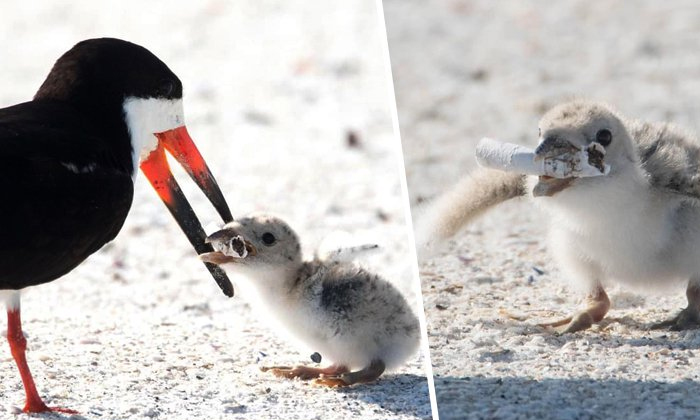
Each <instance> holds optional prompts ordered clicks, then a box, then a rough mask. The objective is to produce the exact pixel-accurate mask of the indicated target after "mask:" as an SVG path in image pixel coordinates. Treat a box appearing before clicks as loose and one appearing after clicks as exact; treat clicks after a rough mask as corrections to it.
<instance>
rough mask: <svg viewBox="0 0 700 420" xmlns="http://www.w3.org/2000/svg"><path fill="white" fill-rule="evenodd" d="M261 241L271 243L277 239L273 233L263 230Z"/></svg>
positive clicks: (266, 243)
mask: <svg viewBox="0 0 700 420" xmlns="http://www.w3.org/2000/svg"><path fill="white" fill-rule="evenodd" d="M262 241H263V243H264V244H265V245H272V244H274V243H275V242H276V241H277V238H275V235H273V234H271V233H270V232H265V233H263V236H262Z"/></svg>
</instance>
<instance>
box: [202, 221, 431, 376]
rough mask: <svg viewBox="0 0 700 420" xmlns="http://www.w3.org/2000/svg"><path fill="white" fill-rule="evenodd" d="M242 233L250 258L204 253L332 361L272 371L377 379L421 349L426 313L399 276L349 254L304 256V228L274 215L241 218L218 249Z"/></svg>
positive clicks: (216, 237)
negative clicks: (385, 274)
mask: <svg viewBox="0 0 700 420" xmlns="http://www.w3.org/2000/svg"><path fill="white" fill-rule="evenodd" d="M238 236H240V237H242V238H244V239H245V241H246V248H247V249H249V252H248V255H247V256H246V257H245V258H234V257H225V256H222V255H221V253H220V252H213V253H210V254H205V255H204V256H203V257H202V258H203V259H205V260H207V261H211V262H215V263H218V264H222V265H223V267H224V268H225V269H226V270H227V271H228V272H229V273H230V274H231V275H232V276H233V278H234V279H235V280H234V281H235V282H236V283H237V284H238V285H239V286H240V287H241V290H242V293H243V296H244V297H246V298H248V299H249V300H250V302H251V304H252V305H253V306H254V307H256V308H257V309H258V310H259V311H260V312H261V313H263V314H265V315H266V316H267V317H268V318H271V319H272V320H273V321H275V324H276V325H278V326H279V327H281V329H283V330H284V331H286V332H287V333H288V334H289V335H290V336H291V338H293V339H296V340H297V341H298V342H299V343H300V344H302V345H303V346H304V347H306V348H307V349H308V350H311V351H314V352H318V353H320V355H321V356H322V358H323V360H324V361H329V362H330V363H331V365H330V366H329V367H327V368H324V369H317V368H311V367H304V366H300V367H297V368H287V367H284V368H281V367H276V368H269V369H267V370H272V371H273V373H275V374H278V375H279V376H285V377H290V378H291V377H300V378H302V379H311V378H318V379H317V382H319V383H322V384H325V385H330V386H344V385H351V384H353V383H359V382H369V381H372V380H374V379H376V378H377V377H378V376H379V375H381V373H382V372H383V371H384V370H385V369H394V368H397V367H399V366H401V365H402V364H403V363H404V362H405V361H406V360H407V359H408V358H409V357H410V356H411V355H412V354H414V353H415V351H416V350H417V349H418V344H419V342H420V327H419V322H418V319H417V318H416V316H415V314H414V313H413V311H412V310H411V308H410V307H409V305H408V303H407V302H406V300H405V298H404V297H403V295H402V294H401V293H400V292H399V291H398V290H397V289H396V287H394V286H393V285H392V284H391V283H389V282H387V281H386V280H384V279H382V278H381V277H379V276H378V275H376V274H373V273H371V272H369V271H367V270H365V269H364V268H361V267H359V266H357V265H356V264H353V263H352V262H346V261H345V260H344V259H343V260H337V259H333V258H329V259H323V258H318V257H317V258H315V259H313V260H311V261H303V259H302V252H301V246H300V243H299V239H298V237H297V235H296V233H294V231H293V230H292V229H291V228H290V227H289V226H288V225H287V224H286V223H285V222H284V221H282V220H280V219H278V218H275V217H272V216H268V215H253V216H250V217H245V218H241V219H238V220H237V221H235V222H232V223H229V224H227V225H226V226H224V228H223V230H221V231H219V232H216V233H214V234H213V235H211V236H210V237H209V241H213V242H214V245H215V248H217V246H218V245H220V244H217V242H219V243H223V244H224V245H225V243H226V241H228V240H231V239H232V238H237V237H238ZM353 370H357V371H353Z"/></svg>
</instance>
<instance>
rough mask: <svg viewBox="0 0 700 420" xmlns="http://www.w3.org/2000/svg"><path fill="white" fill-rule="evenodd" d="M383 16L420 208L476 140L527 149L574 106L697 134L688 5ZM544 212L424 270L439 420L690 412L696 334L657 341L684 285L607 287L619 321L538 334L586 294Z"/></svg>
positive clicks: (526, 212)
mask: <svg viewBox="0 0 700 420" xmlns="http://www.w3.org/2000/svg"><path fill="white" fill-rule="evenodd" d="M384 6H385V18H386V22H387V31H388V37H389V47H390V54H391V59H392V72H393V77H394V82H395V88H396V97H397V106H398V113H399V120H400V126H401V135H402V142H403V147H404V152H405V159H406V171H407V176H408V186H409V192H410V195H411V202H412V205H414V206H417V205H418V203H419V202H423V201H425V200H430V199H431V198H433V197H435V196H437V195H438V194H440V193H441V192H442V191H444V190H445V189H447V188H448V187H449V186H451V185H453V184H454V183H455V182H456V181H457V180H458V179H460V177H462V176H464V175H465V174H467V173H468V172H469V171H471V170H472V169H474V168H475V161H474V147H475V145H476V142H477V141H478V140H479V139H480V138H481V137H484V136H490V137H495V138H499V139H503V140H508V141H512V142H516V143H520V144H526V145H534V144H535V142H536V140H537V123H538V120H539V118H540V117H541V115H542V114H543V113H544V112H545V111H546V110H547V109H549V108H550V107H551V106H553V105H555V104H557V103H560V102H562V101H565V100H567V99H571V98H574V97H584V98H590V99H595V100H603V101H606V102H608V103H610V104H612V105H613V106H615V107H616V108H618V109H619V111H620V112H621V113H623V114H624V115H627V116H629V117H633V118H639V119H645V120H651V121H658V120H668V121H672V122H674V123H676V124H679V125H681V126H684V127H686V128H687V129H689V130H693V131H695V132H697V131H698V129H700V119H699V118H698V116H699V115H700V101H699V100H698V98H700V56H698V55H697V53H696V52H697V51H698V48H699V47H700V45H699V44H700V36H699V35H700V23H699V22H700V8H698V7H697V5H696V4H695V3H694V2H689V1H669V2H663V3H659V2H653V1H642V2H634V3H630V2H624V1H610V2H586V1H570V2H557V3H548V4H546V6H545V4H544V3H541V2H534V1H527V2H520V1H503V2H491V1H459V0H457V1H454V0H450V1H448V0H444V1H437V0H436V1H430V2H418V1H400V0H387V1H385V2H384ZM414 214H415V213H414ZM542 217H543V216H542V215H541V214H539V213H538V212H537V209H536V207H534V206H533V205H532V203H529V202H527V201H526V200H515V201H513V202H509V203H506V204H504V205H502V206H499V207H497V208H496V209H495V210H494V211H491V212H489V213H488V214H486V215H485V216H484V217H482V218H480V219H479V220H478V221H477V222H476V223H474V224H472V225H471V226H469V227H468V228H466V229H465V230H464V231H463V232H462V233H460V234H459V235H458V236H457V237H455V238H454V240H451V241H450V242H449V243H448V244H445V247H444V248H443V249H442V251H441V252H440V253H439V254H438V255H436V256H435V257H434V258H432V259H430V260H429V261H426V262H425V263H424V264H422V266H421V273H422V287H423V296H424V299H425V305H426V316H427V319H428V334H429V341H430V350H431V358H432V362H433V368H434V373H435V386H436V392H437V397H438V405H439V411H440V418H441V419H442V420H445V419H464V418H474V419H525V418H537V419H545V418H548V419H549V418H551V419H554V418H557V419H609V418H635V419H655V418H693V417H695V416H697V412H698V409H699V408H700V396H699V395H700V394H699V393H698V390H699V389H700V383H699V382H698V381H699V380H700V377H699V376H700V369H699V368H698V364H699V363H700V360H699V358H698V357H699V356H698V349H699V348H700V333H698V331H687V332H668V331H653V332H652V331H649V330H648V327H649V325H651V324H652V323H653V322H657V321H661V320H663V319H666V318H668V317H669V316H671V315H672V314H675V313H676V312H677V311H678V310H680V309H681V308H682V307H685V305H686V302H685V293H684V290H683V288H677V289H672V290H666V291H658V292H657V293H655V294H647V293H642V291H639V290H630V289H629V288H622V287H617V288H612V289H610V290H609V291H608V293H609V294H610V297H611V300H612V302H613V306H612V310H611V311H610V313H609V314H608V317H607V318H606V320H604V321H603V322H602V323H601V324H600V325H596V326H594V328H593V329H591V330H589V331H585V332H582V333H577V334H572V335H563V336H558V335H555V334H553V332H552V331H551V330H547V329H544V328H540V327H536V326H535V324H537V323H538V322H543V321H547V320H552V319H553V318H559V317H563V316H566V315H569V314H570V313H571V312H572V311H573V310H574V309H576V308H577V307H578V305H579V304H580V301H579V299H580V298H581V296H580V295H579V294H577V293H576V291H575V290H574V288H572V287H570V286H569V285H568V284H567V282H566V279H563V278H561V275H560V272H559V269H558V268H557V267H556V266H555V265H554V264H553V263H552V262H551V258H550V257H549V254H548V251H547V249H546V247H547V244H546V241H545V235H546V223H545V222H546V221H545V220H543V219H542ZM509 315H515V316H518V317H520V318H521V319H522V320H519V321H518V320H514V319H511V317H510V316H509Z"/></svg>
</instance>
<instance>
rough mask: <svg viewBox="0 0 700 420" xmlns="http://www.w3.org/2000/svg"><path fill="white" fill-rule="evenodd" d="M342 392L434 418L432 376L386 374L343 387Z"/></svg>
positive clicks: (399, 411)
mask: <svg viewBox="0 0 700 420" xmlns="http://www.w3.org/2000/svg"><path fill="white" fill-rule="evenodd" d="M338 392H340V393H343V394H345V395H348V396H351V397H353V398H357V399H360V400H362V401H364V402H366V403H368V404H373V405H376V406H378V407H380V408H382V409H384V410H387V411H391V412H392V413H395V414H402V415H407V416H413V417H416V418H420V419H432V414H431V407H430V396H429V392H428V380H427V378H426V377H425V376H420V375H415V374H408V373H405V374H386V375H383V376H381V377H380V378H379V380H378V381H377V382H374V383H369V384H362V385H355V386H351V387H347V388H340V389H338Z"/></svg>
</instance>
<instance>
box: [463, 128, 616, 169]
mask: <svg viewBox="0 0 700 420" xmlns="http://www.w3.org/2000/svg"><path fill="white" fill-rule="evenodd" d="M591 155H594V156H591ZM604 156H605V148H603V146H601V145H600V144H598V143H591V145H590V146H588V147H587V148H586V149H583V150H581V149H578V148H575V147H573V146H572V148H571V150H565V151H563V152H562V153H560V154H558V155H555V156H546V157H544V158H543V157H539V158H538V157H537V156H536V155H535V151H534V150H533V149H531V148H529V147H525V146H520V145H517V144H513V143H504V142H500V141H498V140H494V139H490V138H487V137H484V138H482V139H481V140H480V141H479V143H478V144H477V145H476V162H477V163H478V164H479V165H480V166H483V167H486V168H492V169H499V170H502V171H506V172H516V173H521V174H525V175H545V176H551V177H553V178H585V177H591V176H601V175H607V174H608V172H610V166H609V165H605V164H602V163H601V159H602V158H603V157H604ZM594 165H595V166H594Z"/></svg>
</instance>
